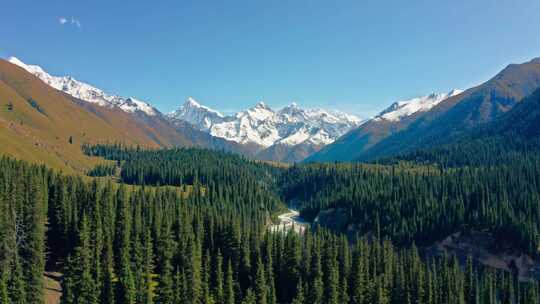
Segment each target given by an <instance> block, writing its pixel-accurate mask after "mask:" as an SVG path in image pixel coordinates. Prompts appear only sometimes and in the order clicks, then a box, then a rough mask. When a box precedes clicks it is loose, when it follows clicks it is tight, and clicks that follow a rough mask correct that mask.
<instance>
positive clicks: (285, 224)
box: [269, 209, 309, 233]
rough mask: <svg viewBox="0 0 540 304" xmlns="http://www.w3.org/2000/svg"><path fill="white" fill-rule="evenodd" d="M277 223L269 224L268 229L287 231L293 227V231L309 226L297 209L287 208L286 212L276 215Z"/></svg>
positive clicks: (301, 230) (302, 229)
mask: <svg viewBox="0 0 540 304" xmlns="http://www.w3.org/2000/svg"><path fill="white" fill-rule="evenodd" d="M278 219H279V223H277V224H274V225H271V226H270V228H269V229H270V231H281V232H283V231H288V230H290V229H293V228H294V231H296V232H298V233H300V232H304V230H306V229H307V228H308V227H309V223H308V222H306V221H304V220H303V219H302V218H301V217H300V214H299V213H298V211H296V210H293V209H289V210H288V211H287V212H285V213H282V214H280V215H278Z"/></svg>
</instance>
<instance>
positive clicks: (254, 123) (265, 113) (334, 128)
mask: <svg viewBox="0 0 540 304" xmlns="http://www.w3.org/2000/svg"><path fill="white" fill-rule="evenodd" d="M186 104H187V103H186ZM186 104H184V106H182V107H181V108H180V109H179V110H177V111H175V112H173V113H170V114H169V115H168V117H169V118H170V119H171V120H172V121H173V122H174V121H177V120H183V121H187V122H189V123H191V124H193V125H194V126H195V127H197V128H199V129H200V130H203V131H206V132H208V133H210V134H211V135H213V136H216V137H220V138H224V139H227V140H231V141H235V142H238V143H242V144H256V145H259V146H262V147H265V148H266V147H269V146H272V145H274V144H283V145H289V146H294V145H298V144H301V143H305V144H312V145H326V144H329V143H331V142H333V141H334V140H336V139H337V138H338V137H339V136H341V135H343V134H344V133H345V132H347V131H349V130H350V129H352V128H353V127H356V126H358V125H359V124H360V121H361V120H360V119H359V118H358V117H356V116H354V115H349V114H344V113H339V112H336V113H329V112H327V111H324V110H320V109H308V110H304V109H302V108H300V107H299V106H298V105H297V104H296V103H294V102H293V103H292V104H291V105H289V106H286V107H284V108H282V109H280V110H279V111H274V110H273V109H272V108H270V107H269V106H268V105H267V104H265V103H264V102H262V101H261V102H258V103H257V104H256V105H255V106H253V107H251V108H249V109H247V110H244V111H240V112H238V113H235V114H233V115H229V116H223V115H221V114H219V112H217V111H214V110H211V109H209V108H207V107H205V106H202V105H198V107H194V106H190V107H189V110H188V107H187V106H186ZM190 104H191V103H190ZM197 104H198V103H197ZM218 114H219V115H218Z"/></svg>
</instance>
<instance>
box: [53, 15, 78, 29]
mask: <svg viewBox="0 0 540 304" xmlns="http://www.w3.org/2000/svg"><path fill="white" fill-rule="evenodd" d="M58 22H59V23H60V25H65V24H71V25H74V26H76V27H78V28H80V27H81V22H80V21H79V19H76V18H75V17H70V18H67V17H60V18H58Z"/></svg>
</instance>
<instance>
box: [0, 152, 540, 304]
mask: <svg viewBox="0 0 540 304" xmlns="http://www.w3.org/2000/svg"><path fill="white" fill-rule="evenodd" d="M85 151H86V153H88V154H93V155H101V156H104V157H106V158H108V159H112V160H114V163H111V164H110V165H109V166H110V167H108V168H109V169H104V168H101V169H99V170H97V171H99V174H96V175H108V174H113V175H114V174H117V172H118V171H120V172H121V173H120V174H119V175H118V176H117V177H116V179H118V180H119V181H121V182H122V183H117V182H113V181H112V180H113V179H111V178H108V177H101V178H94V179H92V180H87V179H86V178H81V177H77V176H70V175H63V174H60V173H57V172H54V171H51V170H50V169H47V168H45V167H42V166H35V165H29V164H27V163H25V162H21V161H15V160H11V159H8V158H2V159H1V160H0V168H1V169H2V170H0V211H1V212H0V215H1V217H0V226H1V227H2V229H0V233H2V237H1V238H0V241H1V244H0V246H1V247H2V248H3V250H2V251H1V252H2V255H0V265H2V267H1V269H2V272H1V273H0V303H40V302H41V301H42V297H43V293H44V290H43V280H42V273H43V272H44V270H55V271H60V272H61V273H62V274H63V277H62V298H61V301H62V303H201V304H202V303H227V304H233V303H239V304H240V303H257V304H258V303H264V304H273V303H296V304H300V303H336V304H337V303H407V302H411V303H496V301H503V302H507V303H535V302H538V298H539V289H538V283H537V282H534V283H530V282H519V281H518V280H517V278H516V277H514V276H513V274H512V273H510V272H505V271H498V270H493V269H489V268H485V267H481V266H479V265H477V264H476V263H473V261H472V260H469V262H468V263H467V265H466V267H465V268H462V267H460V263H459V262H458V260H457V259H456V258H455V257H451V256H448V257H444V256H443V257H439V258H432V259H429V260H426V258H425V257H424V255H423V254H422V252H421V251H420V250H418V249H417V248H416V247H415V245H413V244H411V243H412V241H414V240H418V239H419V238H420V237H426V239H425V241H426V242H428V240H433V239H435V238H437V236H438V235H443V234H444V233H445V232H446V231H450V227H451V225H456V224H458V223H460V221H466V220H470V218H468V217H466V218H463V217H460V215H464V214H469V213H468V212H466V210H465V209H464V208H465V206H467V208H473V205H474V206H475V207H477V208H478V209H477V211H471V212H470V214H472V215H474V216H475V218H474V219H475V220H476V221H478V222H479V223H480V224H481V225H484V224H485V225H492V224H494V223H495V224H494V225H495V226H496V227H497V229H498V231H500V233H501V235H500V236H501V237H503V236H505V233H506V237H507V239H506V240H509V239H513V238H515V239H516V246H521V247H523V248H524V250H529V251H530V250H533V249H532V248H531V246H534V245H535V244H536V240H533V237H532V236H533V234H534V233H535V231H537V230H536V229H537V227H536V226H535V224H533V223H537V222H538V221H537V220H536V219H535V218H532V217H530V218H526V219H525V220H522V219H521V218H519V219H520V220H519V221H512V219H513V218H514V216H518V217H519V216H526V215H528V216H535V214H536V215H537V214H539V212H538V210H536V209H534V208H535V207H534V205H533V204H531V203H527V202H528V200H526V198H527V197H528V196H527V195H524V196H522V197H520V198H519V199H520V202H522V203H520V204H517V206H512V205H511V204H510V205H509V204H507V203H506V204H505V203H504V202H499V201H498V200H481V199H480V198H481V195H482V194H481V193H483V195H487V193H488V192H476V190H477V189H480V188H481V186H482V185H484V183H483V182H486V183H490V182H492V180H491V179H490V177H489V176H490V175H489V174H488V175H487V176H486V177H485V179H484V180H482V182H480V181H479V182H476V183H475V182H473V181H474V180H477V179H478V177H479V176H480V177H481V176H482V175H481V174H483V172H480V171H479V172H474V171H471V172H460V173H459V172H453V173H450V172H448V173H446V172H440V171H439V170H438V169H436V168H433V167H430V168H428V167H416V166H406V167H400V168H396V167H389V166H378V165H366V166H365V167H358V166H347V167H343V168H332V167H330V166H319V167H317V166H311V167H302V168H299V167H296V168H292V169H290V170H287V169H278V168H275V167H271V166H269V165H266V164H260V163H256V162H252V161H248V160H245V159H243V158H242V157H239V156H235V155H230V154H226V153H221V152H211V151H207V150H198V149H181V150H142V149H137V148H127V147H123V146H119V145H116V146H103V145H101V146H86V147H85ZM148 163H151V164H152V166H146V165H145V164H148ZM106 168H107V167H106ZM111 168H114V169H111ZM124 170H125V171H124ZM534 171H535V170H533V169H531V170H530V172H534ZM474 174H479V175H474ZM500 174H502V175H504V174H514V173H508V172H501V173H500ZM454 175H457V176H460V177H461V178H462V180H461V181H458V180H457V179H452V178H451V177H452V176H454ZM323 176H326V177H325V178H322V177H323ZM533 176H534V174H533V175H532V176H529V177H533ZM515 178H517V179H515ZM520 178H521V176H520V175H519V174H517V175H516V176H512V179H514V180H516V183H515V185H517V186H519V180H520ZM284 179H285V180H287V183H290V185H291V186H290V187H285V188H283V190H282V191H283V193H284V194H285V195H284V196H285V197H287V196H289V195H291V193H292V192H295V193H300V194H301V196H300V197H301V198H302V199H304V200H309V201H310V202H315V201H316V199H317V197H320V195H318V194H320V193H324V192H326V193H329V191H330V189H331V187H334V186H336V185H338V184H339V185H341V184H343V185H350V187H352V188H350V187H343V188H342V190H340V189H339V188H336V189H335V193H336V197H341V199H340V200H341V201H342V202H345V198H347V197H351V196H349V195H345V194H346V193H345V190H346V189H356V191H355V192H352V193H351V195H353V196H352V197H354V198H355V201H357V202H359V203H355V204H353V205H352V206H354V209H351V211H352V212H355V213H354V214H355V215H358V214H357V213H356V212H365V215H363V216H362V217H360V219H361V223H362V227H363V228H365V229H364V230H362V231H363V232H368V231H369V230H370V228H374V227H376V228H377V231H376V232H375V233H368V234H366V235H365V236H362V234H361V233H358V234H357V235H355V236H354V237H352V238H351V237H346V236H345V235H343V234H340V233H336V232H330V231H328V230H325V229H323V228H321V227H319V228H318V229H314V230H308V231H307V232H306V233H304V234H297V233H294V232H293V231H292V230H291V231H289V232H288V233H272V232H269V230H268V229H267V227H268V223H269V220H270V218H271V215H272V214H275V212H277V211H279V210H280V209H281V208H283V207H284V203H283V202H282V201H281V200H280V198H279V193H278V192H277V191H279V188H275V187H279V186H280V185H281V182H283V181H284ZM500 179H503V180H504V179H506V177H504V176H499V179H494V180H493V182H495V181H496V180H499V181H500ZM428 180H429V181H432V182H431V183H429V182H427V181H428ZM124 183H127V184H132V185H126V184H124ZM158 185H160V186H158ZM301 185H302V186H301ZM307 185H311V186H310V187H312V188H307V187H308V186H307ZM377 185H378V186H377ZM383 185H393V186H392V188H393V189H395V190H394V191H386V188H385V187H382V186H383ZM407 185H408V186H407ZM534 185H537V184H535V182H534V180H533V181H532V183H531V187H533V186H534ZM368 186H369V189H371V190H369V189H368V188H367V187H368ZM492 186H493V187H495V186H497V187H498V186H500V185H496V184H493V185H492ZM294 187H300V188H296V189H295V188H294ZM327 187H328V188H327ZM355 187H356V188H355ZM325 189H327V190H325ZM439 189H445V191H442V192H440V195H442V197H441V198H444V199H443V202H444V203H443V204H442V205H441V206H439V207H438V206H437V205H438V204H437V203H436V202H435V199H434V198H433V200H432V201H430V200H429V199H428V198H429V197H432V196H433V195H435V193H433V192H430V191H431V190H439ZM490 189H491V188H490ZM501 189H506V188H504V187H503V188H501ZM520 189H521V188H517V189H516V190H515V192H518V191H519V190H520ZM315 190H317V191H315ZM486 190H487V189H486ZM506 190H510V189H506ZM521 190H522V191H521V192H526V191H524V189H521ZM291 191H292V192H291ZM319 191H320V192H319ZM527 191H529V192H530V189H527ZM363 192H369V193H371V194H365V195H360V193H363ZM465 192H466V193H469V194H468V196H470V197H475V198H477V199H478V200H477V204H470V203H469V202H465V201H463V202H461V203H456V202H455V201H453V199H454V198H455V197H456V195H457V194H463V193H465ZM515 192H514V191H511V192H509V193H508V194H509V195H515ZM454 193H456V194H454ZM530 193H531V195H533V193H534V192H530ZM369 195H374V196H372V197H371V199H373V201H372V202H370V199H369V197H368V196H369ZM387 195H388V197H394V199H390V198H389V199H388V201H389V202H391V201H394V205H392V204H391V203H384V198H385V197H386V196H387ZM422 195H423V196H422ZM415 196H417V197H424V198H425V201H424V200H419V199H413V197H415ZM493 196H496V195H493ZM331 197H332V196H326V198H327V199H330V198H331ZM398 197H399V198H400V199H399V201H402V204H399V205H397V203H396V202H395V201H397V198H398ZM445 197H446V198H445ZM510 198H511V197H508V199H510ZM375 201H380V202H381V203H376V202H375ZM362 202H363V203H362ZM418 202H422V204H419V203H418ZM363 205H365V206H363ZM451 205H454V206H455V207H451ZM307 206H310V205H305V206H304V209H303V213H304V214H306V215H307V216H309V213H310V211H309V210H311V209H309V208H313V207H307ZM311 206H314V205H311ZM318 206H320V207H323V206H324V205H318ZM407 206H408V207H407ZM482 206H483V207H482ZM488 206H489V208H487V207H488ZM408 208H410V209H408ZM482 208H484V209H482ZM505 209H509V210H508V211H504V210H505ZM360 210H362V211H360ZM488 210H491V211H488ZM495 210H499V211H498V212H496V211H495ZM467 211H468V210H467ZM399 212H401V214H402V217H403V219H401V218H396V217H395V216H394V214H395V215H396V216H397V214H399ZM512 212H513V213H512ZM414 214H416V216H414ZM430 214H436V215H437V216H435V217H430ZM424 219H425V220H424ZM445 219H446V220H445ZM520 222H523V223H520ZM469 224H471V223H469ZM406 227H410V228H406ZM420 227H425V228H420ZM430 229H431V230H430ZM359 232H360V230H359ZM429 232H431V234H432V235H431V236H430V237H428V233H429ZM435 233H438V234H435Z"/></svg>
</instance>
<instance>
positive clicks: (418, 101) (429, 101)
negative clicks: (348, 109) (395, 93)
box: [374, 89, 463, 121]
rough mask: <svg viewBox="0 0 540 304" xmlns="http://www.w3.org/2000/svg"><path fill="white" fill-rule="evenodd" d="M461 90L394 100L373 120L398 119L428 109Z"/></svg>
mask: <svg viewBox="0 0 540 304" xmlns="http://www.w3.org/2000/svg"><path fill="white" fill-rule="evenodd" d="M461 92H463V91H462V90H459V89H453V90H451V91H450V92H448V93H432V94H429V95H427V96H421V97H416V98H412V99H408V100H401V101H397V102H394V103H393V104H392V105H390V107H388V108H387V109H385V110H384V111H382V112H381V113H379V114H378V115H377V116H376V117H375V118H374V119H375V120H387V121H400V120H401V119H402V118H404V117H408V116H411V115H413V114H415V113H419V112H426V111H429V110H430V109H431V108H433V107H434V106H436V105H438V104H439V103H440V102H441V101H443V100H445V99H447V98H450V97H452V96H455V95H458V94H460V93H461Z"/></svg>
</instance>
